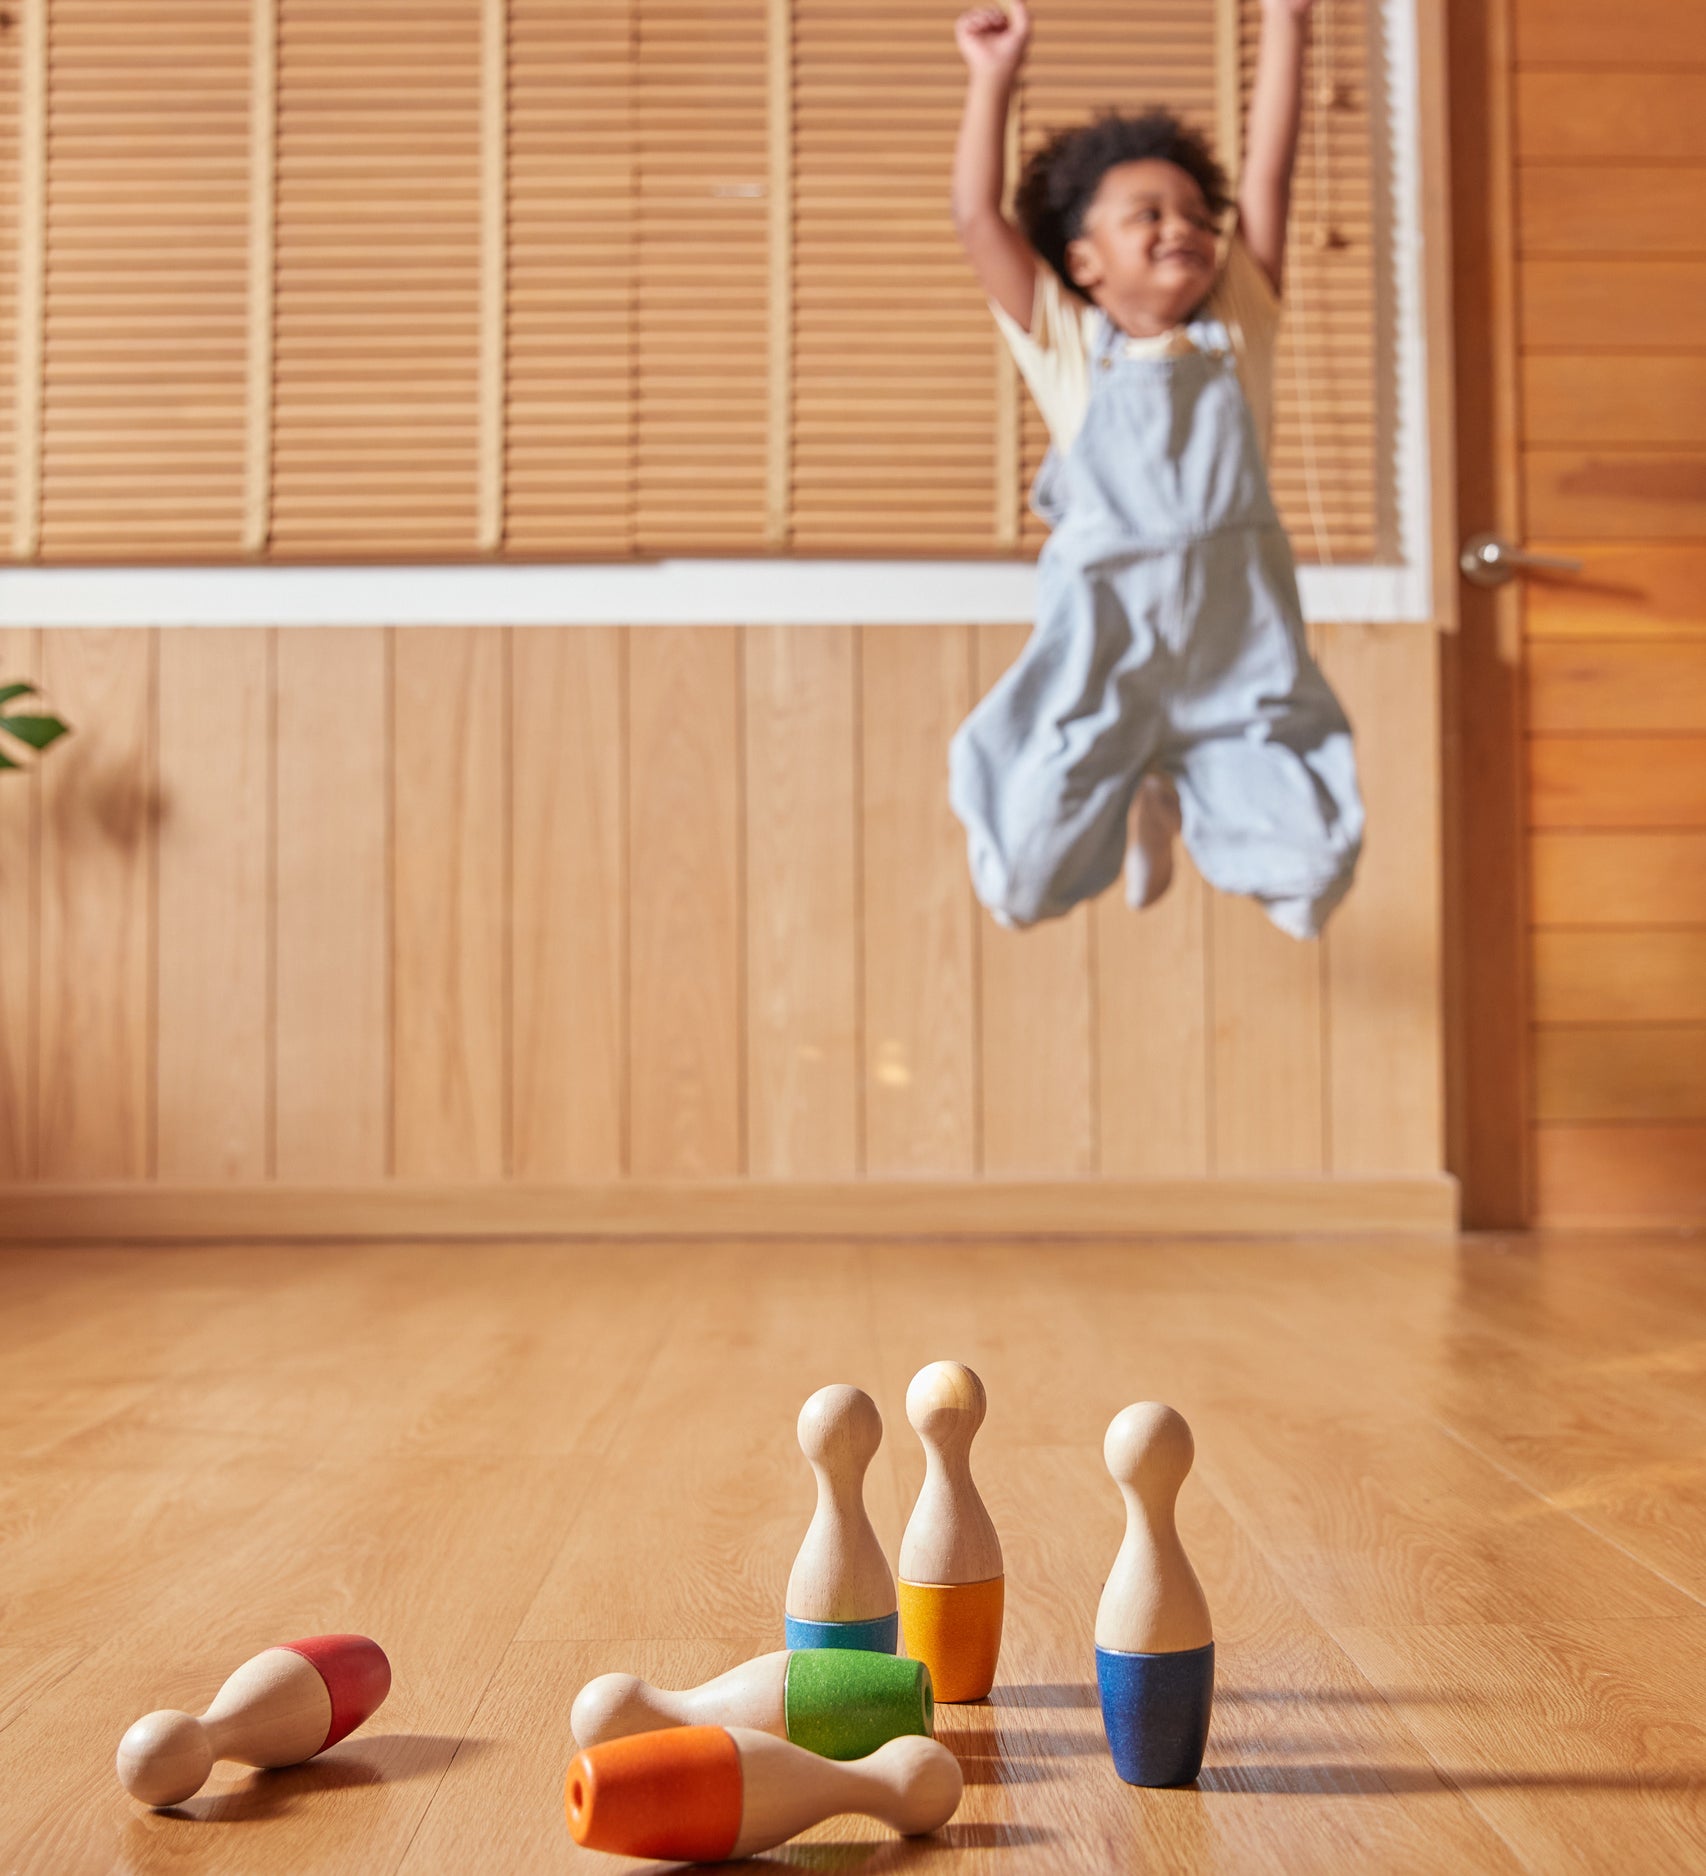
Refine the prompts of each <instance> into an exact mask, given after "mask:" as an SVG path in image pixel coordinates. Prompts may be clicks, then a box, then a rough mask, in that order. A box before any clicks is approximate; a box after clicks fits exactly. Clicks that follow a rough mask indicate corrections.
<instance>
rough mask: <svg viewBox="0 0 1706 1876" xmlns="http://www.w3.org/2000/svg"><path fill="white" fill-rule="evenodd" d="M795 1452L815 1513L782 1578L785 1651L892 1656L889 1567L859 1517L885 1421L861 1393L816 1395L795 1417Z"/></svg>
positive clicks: (895, 1636) (895, 1612)
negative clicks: (805, 1465)
mask: <svg viewBox="0 0 1706 1876" xmlns="http://www.w3.org/2000/svg"><path fill="white" fill-rule="evenodd" d="M798 1431H799V1438H800V1451H801V1452H803V1453H804V1454H805V1456H806V1458H807V1459H808V1460H810V1462H811V1468H812V1471H813V1472H814V1473H815V1474H816V1475H817V1509H816V1511H814V1512H813V1513H812V1521H811V1523H810V1525H808V1526H807V1528H806V1536H805V1542H804V1543H802V1544H801V1545H800V1553H799V1555H798V1556H797V1557H796V1558H795V1559H794V1568H793V1571H792V1573H791V1574H790V1575H789V1577H788V1593H787V1604H786V1611H785V1613H786V1623H785V1628H786V1634H785V1637H784V1639H785V1640H786V1641H787V1644H788V1646H789V1647H790V1648H874V1649H876V1650H877V1651H878V1652H879V1653H880V1654H891V1655H892V1654H893V1653H894V1651H895V1643H896V1642H897V1641H898V1640H899V1637H900V1612H899V1608H898V1605H897V1604H896V1601H895V1593H894V1578H893V1577H892V1576H891V1575H890V1574H889V1566H888V1559H887V1558H886V1557H884V1555H883V1547H882V1545H881V1544H879V1543H878V1542H877V1534H876V1532H875V1531H873V1530H872V1529H871V1520H870V1519H869V1518H868V1517H866V1515H865V1496H864V1493H865V1473H866V1470H867V1468H868V1467H869V1466H870V1463H871V1461H872V1459H873V1458H874V1457H875V1456H876V1451H877V1448H878V1446H880V1445H881V1444H882V1438H883V1420H882V1415H881V1414H879V1413H878V1412H877V1404H876V1402H875V1401H874V1400H872V1399H871V1397H870V1395H869V1394H867V1393H866V1392H865V1391H864V1390H863V1389H862V1388H856V1387H820V1388H819V1389H818V1391H817V1392H816V1393H815V1394H814V1395H813V1396H812V1397H811V1399H810V1400H808V1401H807V1402H806V1404H805V1406H803V1407H802V1408H801V1409H800V1420H799V1428H798Z"/></svg>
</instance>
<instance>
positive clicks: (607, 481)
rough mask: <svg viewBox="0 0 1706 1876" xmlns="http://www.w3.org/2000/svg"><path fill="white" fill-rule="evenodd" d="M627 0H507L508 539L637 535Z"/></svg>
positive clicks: (556, 549)
mask: <svg viewBox="0 0 1706 1876" xmlns="http://www.w3.org/2000/svg"><path fill="white" fill-rule="evenodd" d="M634 11H635V0H580V3H579V4H577V5H576V6H574V7H573V8H567V7H564V6H562V5H561V4H560V3H559V0H509V68H510V69H509V202H508V228H509V256H508V261H509V293H508V358H507V366H508V410H507V434H506V472H507V473H506V487H505V508H504V541H505V546H506V547H507V549H508V550H509V551H510V552H511V553H517V554H537V553H564V554H599V555H615V556H618V557H620V556H623V555H626V554H627V553H629V552H630V551H631V550H632V548H633V544H634V371H635V366H636V362H637V361H636V358H635V352H634V300H635V290H636V289H635V282H634V251H635V231H634V205H633V192H634V187H635V150H634V137H635V123H634V88H635V82H636V80H635V71H634V44H633V39H634Z"/></svg>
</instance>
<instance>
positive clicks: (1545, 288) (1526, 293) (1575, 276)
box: [1519, 258, 1706, 351]
mask: <svg viewBox="0 0 1706 1876" xmlns="http://www.w3.org/2000/svg"><path fill="white" fill-rule="evenodd" d="M1703 291H1706V260H1621V259H1610V260H1607V259H1603V258H1601V259H1596V260H1595V262H1594V264H1593V265H1592V266H1591V267H1584V266H1583V265H1582V264H1581V261H1580V260H1579V259H1575V258H1570V259H1559V260H1549V259H1545V258H1535V259H1532V260H1526V261H1524V262H1523V267H1522V300H1521V305H1520V308H1519V312H1520V315H1521V326H1520V332H1521V337H1522V343H1523V345H1524V347H1525V348H1527V347H1534V346H1548V347H1554V348H1556V347H1581V348H1587V347H1598V348H1600V349H1603V350H1608V351H1634V350H1638V349H1639V348H1641V347H1643V346H1672V345H1675V344H1677V343H1678V335H1679V334H1684V333H1689V332H1693V331H1694V330H1696V321H1697V319H1698V314H1699V309H1700V303H1701V294H1702V292H1703Z"/></svg>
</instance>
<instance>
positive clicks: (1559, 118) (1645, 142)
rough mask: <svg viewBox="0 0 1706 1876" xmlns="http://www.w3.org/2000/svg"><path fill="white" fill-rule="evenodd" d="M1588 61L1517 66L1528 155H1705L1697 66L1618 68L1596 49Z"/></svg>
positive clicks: (1548, 158) (1560, 158)
mask: <svg viewBox="0 0 1706 1876" xmlns="http://www.w3.org/2000/svg"><path fill="white" fill-rule="evenodd" d="M1664 56H1665V57H1666V58H1668V57H1669V56H1670V54H1669V50H1668V48H1667V51H1666V53H1665V55H1664ZM1590 67H1591V68H1590V69H1589V70H1586V71H1527V72H1518V73H1517V74H1516V82H1515V86H1514V95H1515V102H1516V121H1517V135H1518V137H1519V138H1520V139H1521V142H1522V153H1523V156H1524V157H1525V158H1526V159H1527V160H1528V161H1529V162H1546V163H1553V162H1585V161H1591V160H1595V159H1608V160H1610V161H1613V162H1617V161H1621V162H1632V161H1636V160H1640V161H1644V162H1652V163H1661V162H1675V163H1686V162H1690V161H1693V162H1701V161H1706V118H1703V117H1702V116H1701V112H1700V81H1699V78H1698V76H1697V75H1696V74H1695V73H1693V72H1689V71H1674V72H1667V71H1660V70H1647V71H1618V70H1617V69H1616V68H1615V67H1610V68H1608V67H1607V66H1606V65H1605V64H1604V62H1603V59H1602V58H1600V57H1596V58H1594V59H1593V60H1592V61H1591V62H1590Z"/></svg>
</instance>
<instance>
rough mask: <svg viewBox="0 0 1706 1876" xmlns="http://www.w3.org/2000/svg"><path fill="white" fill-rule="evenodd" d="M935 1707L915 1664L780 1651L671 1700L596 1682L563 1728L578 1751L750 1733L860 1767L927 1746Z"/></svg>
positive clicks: (629, 1678) (616, 1681) (608, 1680)
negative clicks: (633, 1740)
mask: <svg viewBox="0 0 1706 1876" xmlns="http://www.w3.org/2000/svg"><path fill="white" fill-rule="evenodd" d="M935 1706H936V1703H935V1695H934V1694H933V1692H932V1691H931V1686H930V1670H929V1668H927V1667H926V1666H925V1665H924V1663H923V1662H922V1661H905V1660H902V1659H901V1658H900V1657H899V1656H897V1655H883V1654H873V1653H872V1652H871V1651H870V1650H869V1649H865V1648H799V1649H793V1650H789V1649H786V1648H781V1649H778V1650H777V1651H776V1653H775V1654H768V1655H760V1656H758V1658H757V1659H756V1660H753V1661H743V1662H742V1663H741V1664H740V1666H739V1667H738V1668H730V1669H729V1671H728V1673H727V1674H719V1675H718V1676H717V1678H716V1679H715V1680H714V1681H706V1682H705V1683H704V1685H703V1686H700V1687H688V1688H685V1689H683V1690H682V1691H681V1692H680V1693H671V1692H669V1691H668V1690H667V1689H665V1688H661V1687H650V1686H648V1685H647V1684H646V1682H644V1681H642V1680H638V1679H636V1678H635V1676H634V1675H632V1674H601V1675H600V1676H599V1677H598V1679H597V1680H595V1681H588V1682H587V1684H586V1685H585V1686H584V1687H583V1688H582V1689H581V1690H580V1692H579V1693H578V1694H577V1695H576V1696H575V1704H574V1706H573V1707H572V1708H571V1709H570V1710H569V1726H570V1729H571V1730H572V1731H573V1733H574V1736H575V1743H576V1744H577V1745H581V1746H597V1745H602V1744H603V1743H604V1741H606V1740H608V1739H621V1738H624V1737H626V1736H627V1735H628V1734H630V1733H646V1732H654V1731H656V1730H658V1729H659V1728H661V1727H666V1726H750V1727H753V1728H755V1729H756V1730H757V1731H758V1732H761V1733H773V1734H774V1735H775V1736H776V1737H777V1738H778V1739H791V1740H792V1741H793V1742H794V1744H795V1745H796V1746H804V1747H805V1749H806V1750H807V1751H808V1752H816V1753H821V1754H822V1755H823V1757H824V1758H826V1759H862V1758H864V1756H865V1755H866V1753H868V1752H875V1751H876V1749H877V1748H878V1747H879V1746H880V1745H883V1744H885V1743H886V1742H887V1741H888V1740H891V1739H898V1738H899V1737H900V1736H901V1735H902V1734H903V1733H922V1734H923V1735H924V1737H925V1738H927V1739H928V1738H929V1737H930V1736H931V1733H932V1731H933V1729H934V1726H935V1717H936V1713H935Z"/></svg>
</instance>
